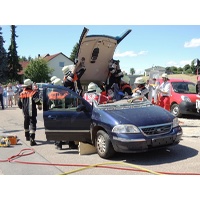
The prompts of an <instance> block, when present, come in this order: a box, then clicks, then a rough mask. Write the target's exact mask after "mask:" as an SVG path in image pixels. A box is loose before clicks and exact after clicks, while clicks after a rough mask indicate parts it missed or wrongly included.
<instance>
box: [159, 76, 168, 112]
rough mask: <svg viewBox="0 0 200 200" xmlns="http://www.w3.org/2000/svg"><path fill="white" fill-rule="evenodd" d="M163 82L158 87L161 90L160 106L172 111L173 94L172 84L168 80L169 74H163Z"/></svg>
mask: <svg viewBox="0 0 200 200" xmlns="http://www.w3.org/2000/svg"><path fill="white" fill-rule="evenodd" d="M162 79H163V82H162V83H161V85H160V86H159V88H158V89H157V91H158V92H159V96H160V99H159V106H161V107H162V108H164V109H166V110H168V111H170V96H171V85H170V82H168V80H169V79H168V75H167V74H166V73H164V74H162Z"/></svg>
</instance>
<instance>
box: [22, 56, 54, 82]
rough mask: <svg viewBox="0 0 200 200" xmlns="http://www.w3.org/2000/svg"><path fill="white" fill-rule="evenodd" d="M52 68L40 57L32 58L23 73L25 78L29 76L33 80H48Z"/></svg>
mask: <svg viewBox="0 0 200 200" xmlns="http://www.w3.org/2000/svg"><path fill="white" fill-rule="evenodd" d="M53 71H54V69H51V68H50V67H48V64H47V61H45V60H44V59H42V58H36V59H32V60H31V61H30V63H29V65H28V67H27V68H26V70H25V72H24V75H25V78H30V79H31V80H32V81H33V82H36V83H40V82H43V83H45V82H49V81H50V77H51V76H49V75H51V74H52V72H53Z"/></svg>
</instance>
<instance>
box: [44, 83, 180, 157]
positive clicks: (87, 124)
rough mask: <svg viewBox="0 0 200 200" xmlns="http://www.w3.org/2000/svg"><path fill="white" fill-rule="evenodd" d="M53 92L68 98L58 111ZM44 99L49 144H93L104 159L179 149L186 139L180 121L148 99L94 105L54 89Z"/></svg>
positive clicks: (60, 103) (45, 92) (46, 87)
mask: <svg viewBox="0 0 200 200" xmlns="http://www.w3.org/2000/svg"><path fill="white" fill-rule="evenodd" d="M52 89H53V90H54V91H56V92H59V93H61V94H67V95H66V96H65V99H64V101H63V102H58V103H55V104H54V107H52V106H51V101H50V100H49V98H48V94H49V93H50V92H51V91H52ZM43 97H44V99H43V101H44V102H43V105H44V107H43V109H44V112H43V116H44V125H45V134H46V138H47V140H49V141H62V140H63V141H80V142H85V143H89V144H92V145H94V146H96V149H97V152H98V154H99V156H100V157H102V158H109V157H111V156H113V155H114V153H115V152H125V153H132V152H143V151H148V150H152V149H156V148H161V147H162V148H163V147H167V146H171V145H175V144H178V143H179V141H180V139H181V136H182V129H181V127H180V126H179V121H178V119H177V118H176V117H174V116H173V115H172V114H171V113H170V112H168V111H166V110H165V109H163V108H161V107H159V106H155V105H152V104H151V103H150V102H149V101H148V100H147V99H146V98H145V97H144V98H142V99H133V100H131V99H123V100H120V101H116V102H115V103H109V104H101V105H97V104H96V102H95V101H94V102H93V105H91V104H89V103H88V102H87V101H86V100H84V99H83V98H82V97H81V96H79V95H78V94H77V93H75V92H73V91H71V90H70V89H68V88H65V87H62V86H53V85H47V86H45V88H44V93H43Z"/></svg>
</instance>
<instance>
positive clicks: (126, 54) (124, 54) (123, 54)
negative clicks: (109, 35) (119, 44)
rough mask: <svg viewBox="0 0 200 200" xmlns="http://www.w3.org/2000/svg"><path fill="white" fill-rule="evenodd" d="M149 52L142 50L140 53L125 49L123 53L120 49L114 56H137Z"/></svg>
mask: <svg viewBox="0 0 200 200" xmlns="http://www.w3.org/2000/svg"><path fill="white" fill-rule="evenodd" d="M147 53H148V51H140V52H138V53H135V52H134V51H125V52H123V53H120V51H116V52H115V53H114V57H136V56H140V55H145V54H147Z"/></svg>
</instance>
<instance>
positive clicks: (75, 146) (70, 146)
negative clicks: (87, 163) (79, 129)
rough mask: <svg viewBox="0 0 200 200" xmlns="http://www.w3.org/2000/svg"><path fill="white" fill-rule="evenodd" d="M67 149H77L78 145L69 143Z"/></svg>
mask: <svg viewBox="0 0 200 200" xmlns="http://www.w3.org/2000/svg"><path fill="white" fill-rule="evenodd" d="M69 148H70V149H78V145H76V144H75V142H74V141H69Z"/></svg>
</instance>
